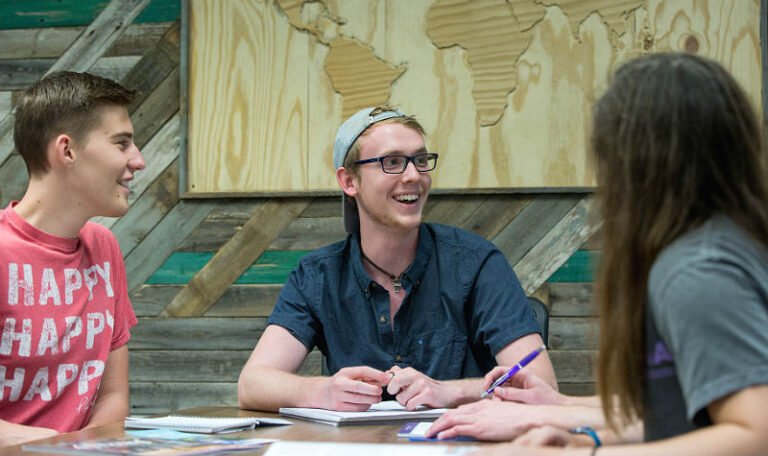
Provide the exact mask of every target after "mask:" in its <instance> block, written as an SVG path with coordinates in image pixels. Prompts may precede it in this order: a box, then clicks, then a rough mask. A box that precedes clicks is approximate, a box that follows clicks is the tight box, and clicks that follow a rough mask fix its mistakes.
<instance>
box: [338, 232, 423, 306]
mask: <svg viewBox="0 0 768 456" xmlns="http://www.w3.org/2000/svg"><path fill="white" fill-rule="evenodd" d="M347 244H348V247H349V261H350V264H351V268H352V272H353V273H354V275H355V280H357V283H358V285H360V288H361V289H362V290H368V288H369V287H370V285H371V282H373V279H372V278H371V276H370V275H369V274H368V271H366V270H365V268H364V267H363V257H362V255H361V249H360V238H359V237H358V235H357V234H350V235H349V236H347ZM434 245H435V243H434V241H433V238H432V233H431V232H430V230H429V229H428V228H427V225H426V224H424V223H422V224H421V226H420V227H419V241H418V244H417V246H416V257H415V258H414V260H413V263H411V265H410V266H409V267H408V269H406V270H405V272H403V277H402V281H403V282H402V283H403V287H404V288H405V289H406V291H410V290H411V288H413V285H414V284H415V285H418V284H420V283H421V281H422V278H423V277H424V273H425V272H426V270H427V264H428V263H429V260H430V258H431V257H432V253H433V251H434Z"/></svg>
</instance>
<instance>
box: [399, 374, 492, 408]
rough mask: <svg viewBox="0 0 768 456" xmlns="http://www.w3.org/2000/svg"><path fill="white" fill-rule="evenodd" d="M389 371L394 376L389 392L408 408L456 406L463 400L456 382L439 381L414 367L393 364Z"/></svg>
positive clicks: (461, 392)
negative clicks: (403, 367)
mask: <svg viewBox="0 0 768 456" xmlns="http://www.w3.org/2000/svg"><path fill="white" fill-rule="evenodd" d="M387 372H388V374H389V375H390V376H391V377H392V378H391V380H390V381H389V385H388V386H387V392H388V393H389V394H391V395H393V396H395V399H397V402H399V403H400V404H401V405H402V406H403V407H405V409H406V410H416V409H417V408H418V407H419V406H422V405H423V406H426V407H431V408H441V407H454V406H456V405H458V403H460V401H461V396H462V395H463V390H462V388H461V387H459V386H458V385H457V384H455V382H439V381H437V380H434V379H432V378H430V377H428V376H426V375H424V374H422V373H421V372H419V371H417V370H416V369H414V368H412V367H406V368H405V369H402V368H400V367H398V366H393V367H392V368H391V369H390V370H388V371H387ZM475 388H477V386H475ZM478 397H479V396H478Z"/></svg>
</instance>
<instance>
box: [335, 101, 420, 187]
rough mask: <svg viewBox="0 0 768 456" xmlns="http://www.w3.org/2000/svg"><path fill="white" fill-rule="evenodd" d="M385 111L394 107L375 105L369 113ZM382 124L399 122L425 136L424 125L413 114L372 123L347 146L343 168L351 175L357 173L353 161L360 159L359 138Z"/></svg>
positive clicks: (375, 113) (356, 167) (371, 114)
mask: <svg viewBox="0 0 768 456" xmlns="http://www.w3.org/2000/svg"><path fill="white" fill-rule="evenodd" d="M387 111H395V108H393V107H391V106H387V105H384V106H377V107H376V108H374V109H373V111H371V113H370V114H369V115H370V116H375V115H377V114H379V113H382V112H387ZM384 124H400V125H403V126H405V127H408V128H410V129H411V130H415V131H417V132H419V133H420V134H421V136H426V133H424V127H422V126H421V124H420V123H419V121H418V120H416V118H415V117H413V116H398V117H392V118H390V119H386V120H382V121H380V122H376V124H375V125H372V126H371V127H370V128H368V129H367V130H365V131H363V132H362V133H361V134H360V136H359V137H358V138H357V139H356V140H355V142H354V144H352V147H350V148H349V152H347V157H346V158H345V159H344V168H345V169H347V170H348V171H349V172H350V174H352V175H353V176H357V175H358V172H357V170H358V165H355V164H354V163H355V162H356V161H358V160H359V159H360V138H362V137H363V136H366V135H368V134H369V133H370V132H371V131H372V130H373V129H374V128H376V126H378V125H384Z"/></svg>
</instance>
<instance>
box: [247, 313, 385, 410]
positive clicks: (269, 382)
mask: <svg viewBox="0 0 768 456" xmlns="http://www.w3.org/2000/svg"><path fill="white" fill-rule="evenodd" d="M307 353H308V350H307V348H306V347H305V346H304V344H302V343H301V342H300V341H299V340H298V339H296V338H295V337H293V336H292V335H291V334H290V333H289V332H288V330H286V329H285V328H283V327H281V326H277V325H270V326H268V327H267V329H266V330H265V331H264V334H262V336H261V338H260V339H259V342H258V344H256V348H254V350H253V353H251V356H250V358H249V359H248V362H246V364H245V366H244V367H243V370H242V372H241V373H240V379H239V381H238V384H237V396H238V402H239V404H240V407H241V408H244V409H256V410H267V411H277V409H279V408H280V407H315V408H324V409H328V410H343V411H360V410H367V409H368V407H370V405H371V404H375V403H377V402H380V401H381V392H382V386H385V385H386V384H387V383H388V382H389V379H390V378H391V376H390V375H389V374H386V373H384V372H382V371H379V370H377V369H373V368H371V367H366V366H359V367H348V368H344V369H341V370H340V371H339V372H337V373H336V374H335V375H334V376H332V377H304V376H300V375H297V374H296V371H298V369H299V367H301V364H302V363H303V362H304V359H305V358H306V357H307Z"/></svg>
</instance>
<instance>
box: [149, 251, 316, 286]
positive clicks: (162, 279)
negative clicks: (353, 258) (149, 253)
mask: <svg viewBox="0 0 768 456" xmlns="http://www.w3.org/2000/svg"><path fill="white" fill-rule="evenodd" d="M309 252H310V250H267V251H266V252H264V253H263V254H262V255H261V256H260V257H259V259H258V260H256V261H255V262H254V263H253V264H252V265H251V266H250V267H249V268H248V269H247V270H246V271H245V272H244V273H243V274H242V275H241V276H240V278H238V279H237V280H236V281H235V283H236V284H239V285H274V284H283V283H285V280H286V279H287V278H288V274H290V272H291V271H292V270H293V269H294V268H295V267H296V265H298V264H299V259H300V258H301V257H303V256H304V255H306V254H307V253H309ZM214 255H215V252H175V253H174V254H173V255H171V256H170V257H169V258H168V259H167V260H166V261H165V263H163V265H162V266H161V267H160V268H158V270H157V271H155V273H154V274H152V276H151V277H150V278H149V279H148V280H147V282H146V283H147V284H150V285H183V284H186V283H187V282H189V281H190V280H191V279H192V277H194V276H195V274H197V272H198V271H200V269H202V268H203V266H205V265H206V264H207V263H208V262H209V261H210V260H211V258H213V256H214Z"/></svg>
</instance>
